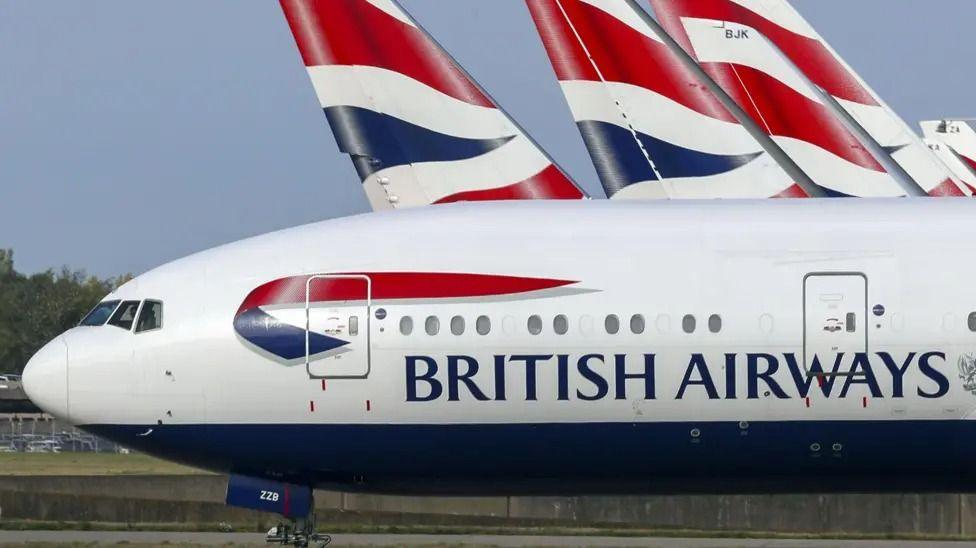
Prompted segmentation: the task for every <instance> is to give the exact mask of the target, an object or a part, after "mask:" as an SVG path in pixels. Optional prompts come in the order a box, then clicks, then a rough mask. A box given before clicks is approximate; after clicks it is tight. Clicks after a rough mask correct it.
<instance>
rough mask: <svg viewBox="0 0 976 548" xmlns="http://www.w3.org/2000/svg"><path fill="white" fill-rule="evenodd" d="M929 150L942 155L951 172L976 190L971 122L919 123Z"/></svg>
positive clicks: (974, 133)
mask: <svg viewBox="0 0 976 548" xmlns="http://www.w3.org/2000/svg"><path fill="white" fill-rule="evenodd" d="M921 126H922V134H923V135H924V136H925V138H926V139H928V140H929V148H933V147H935V148H934V149H935V150H938V151H940V152H941V153H942V158H943V160H944V161H946V162H947V165H949V166H950V168H952V167H953V166H955V167H954V168H953V172H954V173H956V175H957V176H958V177H959V178H960V179H962V180H963V181H965V182H966V184H967V185H969V186H970V187H973V188H976V128H974V127H973V121H972V120H950V119H947V120H932V121H926V122H922V123H921Z"/></svg>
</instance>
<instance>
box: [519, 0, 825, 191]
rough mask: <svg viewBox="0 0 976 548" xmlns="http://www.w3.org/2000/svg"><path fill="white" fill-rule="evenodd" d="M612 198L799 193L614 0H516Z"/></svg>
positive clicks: (661, 44)
mask: <svg viewBox="0 0 976 548" xmlns="http://www.w3.org/2000/svg"><path fill="white" fill-rule="evenodd" d="M526 3H527V4H528V7H529V10H530V12H531V13H532V18H533V20H534V21H535V24H536V27H537V28H538V30H539V34H540V36H541V38H542V42H543V44H544V45H545V48H546V51H547V53H548V54H549V59H550V61H551V62H552V66H553V68H554V70H555V72H556V76H557V78H558V79H559V83H560V85H561V87H562V90H563V93H564V94H565V96H566V99H567V101H568V103H569V106H570V109H571V110H572V113H573V116H574V118H575V120H576V123H577V125H578V126H579V129H580V133H581V134H582V135H583V139H584V141H585V142H586V145H587V148H588V149H589V152H590V156H591V157H592V159H593V162H594V164H595V166H596V168H597V172H598V173H599V175H600V179H601V181H602V183H603V186H604V188H605V189H606V191H607V194H608V195H610V196H612V197H613V198H768V197H783V196H791V197H801V196H806V193H805V192H804V191H803V190H802V189H801V188H800V187H798V186H797V185H796V184H794V181H793V179H792V178H791V177H789V176H788V175H787V173H786V172H785V171H784V170H783V169H782V168H781V167H780V166H779V165H778V164H777V163H776V161H775V160H774V159H773V158H772V157H771V156H770V155H769V154H768V153H766V152H765V151H764V149H763V147H762V145H760V144H759V143H758V142H757V141H756V140H755V139H754V138H753V137H752V136H751V135H750V134H749V132H748V131H747V130H746V129H745V128H744V127H743V126H742V125H741V124H740V123H739V122H738V121H737V120H736V119H735V117H733V116H732V114H730V112H729V111H728V110H727V109H726V108H725V107H724V106H723V105H722V103H721V102H720V101H719V100H718V99H717V98H716V97H715V96H714V95H713V94H712V93H711V92H710V91H709V90H708V89H707V87H706V86H705V85H703V83H702V82H701V81H700V80H699V79H698V78H697V77H696V76H695V75H694V74H692V73H691V71H689V70H688V69H687V68H685V67H684V66H683V65H682V63H681V62H680V60H679V59H678V58H677V57H676V54H675V52H673V51H671V50H670V49H669V48H668V47H667V45H666V44H665V42H664V41H663V40H662V37H661V36H660V35H658V33H657V32H656V31H655V29H653V28H651V27H650V26H649V25H648V24H647V23H646V22H645V21H644V20H642V18H641V17H640V16H639V14H638V13H636V12H635V11H634V9H633V8H632V7H631V6H630V5H628V4H627V3H626V2H622V1H620V0H526Z"/></svg>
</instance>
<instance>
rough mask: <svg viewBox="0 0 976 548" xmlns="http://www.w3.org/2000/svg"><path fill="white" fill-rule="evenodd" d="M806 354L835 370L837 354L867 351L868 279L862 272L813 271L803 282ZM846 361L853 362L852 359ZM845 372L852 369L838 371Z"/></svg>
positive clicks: (826, 368)
mask: <svg viewBox="0 0 976 548" xmlns="http://www.w3.org/2000/svg"><path fill="white" fill-rule="evenodd" d="M803 307H804V311H803V323H804V328H803V329H804V336H803V357H804V364H805V365H806V368H807V371H808V372H809V371H810V366H811V365H812V364H813V359H814V357H816V358H817V359H818V360H819V362H820V364H821V367H822V368H823V370H824V371H825V372H827V373H830V372H831V371H832V368H833V366H834V362H835V360H836V357H837V355H838V354H841V353H843V354H844V355H845V356H851V355H853V354H857V353H859V352H867V351H868V325H867V319H868V311H867V307H868V279H867V277H866V276H865V275H863V274H856V273H843V274H831V273H825V274H810V275H808V276H807V277H806V279H805V280H804V283H803ZM844 363H851V361H850V360H849V359H846V360H844ZM837 373H840V374H845V373H849V371H844V370H841V371H837Z"/></svg>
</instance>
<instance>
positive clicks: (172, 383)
mask: <svg viewBox="0 0 976 548" xmlns="http://www.w3.org/2000/svg"><path fill="white" fill-rule="evenodd" d="M974 218H976V203H973V202H972V201H968V200H938V199H919V200H915V199H901V200H856V201H853V200H852V201H844V200H797V201H742V202H734V203H732V202H722V203H719V202H694V203H691V202H689V203H684V202H668V203H664V202H630V203H624V202H609V201H586V202H583V201H580V202H524V203H484V204H462V205H452V206H436V207H430V208H424V209H420V210H413V211H397V212H390V213H374V214H368V215H362V216H357V217H351V218H345V219H338V220H333V221H326V222H322V223H318V224H313V225H309V226H304V227H299V228H295V229H291V230H285V231H282V232H277V233H274V234H269V235H265V236H261V237H257V238H253V239H249V240H245V241H242V242H239V243H235V244H231V245H228V246H224V247H221V248H217V249H214V250H211V251H207V252H203V253H200V254H197V255H193V256H191V257H188V258H186V259H183V260H180V261H176V262H174V263H171V264H169V265H166V266H163V267H161V268H159V269H156V270H154V271H151V272H149V273H147V274H145V275H143V276H140V277H138V278H137V279H135V280H133V281H132V282H130V283H128V284H126V285H124V286H123V287H121V288H120V289H118V290H117V291H116V292H115V293H113V294H112V295H110V296H109V297H107V298H106V300H121V301H125V300H130V299H131V300H138V301H142V300H144V299H154V300H158V301H161V302H162V303H163V319H162V327H161V328H160V329H155V330H151V331H146V332H142V333H135V332H132V331H126V330H124V329H121V328H119V327H115V326H112V325H104V326H97V327H77V328H74V329H72V330H70V331H68V332H67V333H65V334H64V335H63V336H61V337H59V338H58V339H56V340H55V341H52V342H51V343H50V344H49V345H48V346H47V347H45V348H44V349H42V350H41V351H40V352H39V353H38V355H37V356H35V358H34V359H33V360H32V361H31V363H30V364H29V365H28V368H27V371H26V375H25V383H26V385H27V390H28V393H29V395H30V396H31V398H32V399H34V400H35V401H36V402H37V403H38V404H39V405H40V406H41V407H42V408H44V409H45V410H47V411H49V412H52V413H54V414H55V415H57V416H59V417H61V418H64V419H66V420H68V421H70V422H71V423H73V424H76V425H79V426H81V427H82V428H86V429H88V430H90V431H92V432H94V433H97V434H99V435H103V436H106V437H108V438H111V439H113V440H116V441H118V442H119V443H122V444H124V445H127V446H130V447H133V448H136V449H140V450H143V451H146V452H149V453H151V454H156V455H159V456H162V457H166V458H170V459H174V460H178V461H182V462H186V463H190V464H194V465H198V466H202V467H206V468H211V469H214V470H220V471H228V472H234V473H240V474H248V475H253V476H259V477H266V478H278V479H282V480H288V481H294V482H298V483H303V484H311V485H317V486H329V487H339V488H344V489H358V490H363V491H381V492H402V493H455V494H487V493H513V494H514V493H553V494H555V493H583V492H592V493H651V492H689V493H690V492H776V491H865V490H867V491H892V490H901V491H904V490H913V491H940V490H971V489H973V488H974V487H976V474H974V473H973V472H972V466H971V463H972V462H973V459H974V458H976V422H974V421H973V420H972V415H973V411H974V410H976V332H974V330H976V314H974V312H976V292H974V290H973V284H972V277H973V271H974V268H976V260H974V258H973V256H971V255H969V251H970V250H971V249H972V245H973V244H972V242H973V241H976V223H974V222H973V219H974ZM406 318H408V319H406ZM306 322H307V327H308V331H306ZM306 345H307V346H306ZM306 349H307V350H306Z"/></svg>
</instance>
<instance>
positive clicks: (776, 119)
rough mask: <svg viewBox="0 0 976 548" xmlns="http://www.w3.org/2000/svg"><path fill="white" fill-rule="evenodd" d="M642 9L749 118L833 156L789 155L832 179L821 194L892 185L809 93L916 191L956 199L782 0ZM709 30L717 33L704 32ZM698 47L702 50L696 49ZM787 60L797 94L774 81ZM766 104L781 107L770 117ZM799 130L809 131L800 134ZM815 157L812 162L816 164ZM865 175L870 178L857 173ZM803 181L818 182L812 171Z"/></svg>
mask: <svg viewBox="0 0 976 548" xmlns="http://www.w3.org/2000/svg"><path fill="white" fill-rule="evenodd" d="M651 3H652V4H653V6H654V9H655V11H656V12H657V13H658V15H659V16H660V17H661V18H662V22H663V23H664V24H665V26H666V27H667V28H668V32H670V33H673V35H674V36H675V38H676V39H678V40H679V41H683V45H685V46H686V47H688V48H690V49H689V51H695V52H696V53H698V54H699V57H700V59H701V61H702V62H704V63H709V65H711V66H710V67H709V70H710V72H712V73H713V74H715V77H716V78H717V79H719V80H720V81H721V82H722V85H723V87H726V89H729V90H730V93H731V92H733V91H735V92H734V93H733V95H736V96H737V97H736V98H737V100H741V101H744V102H746V103H755V104H754V105H752V110H753V112H754V113H755V114H756V115H757V116H761V117H762V118H763V119H764V120H765V122H766V123H767V124H768V125H769V127H770V130H771V131H775V132H777V134H779V135H780V136H781V137H785V138H792V139H799V140H801V141H804V142H806V143H809V144H813V145H815V146H817V147H819V148H821V149H822V151H826V152H829V153H830V154H831V155H832V156H834V158H830V157H828V156H825V155H824V154H823V153H822V152H819V153H818V152H815V151H813V150H812V149H809V147H808V146H806V147H803V148H805V149H809V150H807V152H805V155H807V156H809V158H807V159H806V161H803V159H802V158H800V157H797V161H798V162H801V161H802V162H803V163H802V164H801V165H803V167H807V165H810V166H811V167H815V166H818V165H819V166H821V169H820V171H821V172H822V173H823V172H825V173H823V174H824V175H828V174H829V173H836V174H838V175H840V177H837V178H835V179H834V181H833V182H834V185H833V186H831V188H835V189H838V190H841V191H842V192H846V193H853V194H855V195H858V196H884V195H889V194H890V189H891V188H892V186H891V184H886V183H884V182H883V179H884V178H883V177H881V176H880V175H878V173H880V171H879V168H880V167H881V166H880V165H879V164H878V162H877V161H876V160H875V159H874V158H872V157H871V155H870V154H869V153H868V151H867V150H865V149H864V147H863V146H861V145H860V144H859V143H858V142H857V141H856V139H855V138H853V136H852V135H850V134H849V132H848V131H847V130H846V129H845V128H843V127H841V126H840V125H839V122H834V123H833V124H831V123H828V120H827V117H828V115H827V114H826V113H825V112H823V111H824V107H823V105H822V104H819V103H822V101H819V100H810V99H812V98H810V97H805V96H807V95H808V90H813V89H815V87H816V88H820V89H822V90H823V92H824V93H826V94H827V95H829V96H830V97H832V98H833V100H835V101H836V102H837V103H838V104H839V105H840V108H842V109H843V110H844V111H846V112H847V114H849V115H850V117H851V118H852V119H853V120H854V121H855V122H856V123H857V124H859V125H860V126H861V127H863V128H864V130H865V132H866V133H867V134H868V135H870V136H871V138H873V139H874V140H875V141H876V142H877V143H878V145H880V147H881V148H882V149H884V150H885V151H886V152H887V153H888V154H890V155H891V158H892V160H894V162H895V163H897V164H898V166H899V167H900V168H901V169H902V170H904V172H905V173H906V174H907V175H908V176H909V177H911V179H913V182H914V183H917V185H918V186H919V187H921V188H922V190H924V191H925V192H926V193H928V194H929V195H932V196H962V195H964V193H963V191H962V190H961V188H960V185H961V183H960V182H959V181H957V180H955V178H954V177H953V176H952V174H951V173H949V171H948V170H947V169H946V168H945V166H943V165H942V164H941V163H940V162H939V161H938V159H937V158H936V157H935V156H934V155H933V154H932V153H931V151H929V150H928V148H927V147H926V146H925V144H924V143H922V142H921V141H920V140H919V139H918V137H917V136H916V135H915V134H914V133H912V131H911V129H909V127H908V125H907V124H906V123H905V122H904V121H903V120H902V119H901V118H900V117H899V116H898V115H897V114H896V113H895V112H894V111H893V110H892V109H891V108H890V107H888V105H886V104H885V103H884V101H882V100H881V98H880V97H879V96H878V95H877V94H876V93H875V92H874V91H872V90H871V88H870V87H868V85H867V83H866V82H865V81H864V80H863V79H861V77H860V76H859V75H858V74H857V73H856V72H854V70H853V69H852V68H851V67H850V66H849V65H847V63H845V62H844V60H843V59H841V58H840V56H839V55H838V54H837V53H836V52H835V51H834V50H833V49H832V48H831V47H830V46H829V45H828V44H827V43H826V41H824V39H823V38H822V37H821V36H820V35H819V34H817V32H816V31H815V30H814V29H813V28H812V27H811V26H810V24H809V23H807V21H806V20H804V19H803V17H802V16H801V15H800V14H799V13H798V12H797V11H796V10H795V9H794V8H793V7H792V6H791V5H790V4H789V2H788V1H787V0H651ZM715 27H718V29H715V30H712V31H711V32H710V31H709V30H708V29H709V28H713V29H714V28H715ZM708 35H712V37H711V38H708ZM757 36H759V37H761V38H760V39H759V41H761V42H766V43H767V45H766V46H764V48H763V49H766V51H765V52H760V51H759V50H757V49H753V50H752V51H751V52H746V51H745V50H746V49H748V48H745V47H742V45H743V44H744V43H748V42H756V41H757ZM699 48H703V49H704V51H701V52H700V51H698V49H699ZM723 49H725V50H727V51H723ZM787 60H788V61H789V65H790V71H793V70H796V69H798V70H799V72H800V73H802V74H803V75H804V76H805V78H804V79H809V82H808V83H807V84H805V85H803V86H802V88H799V89H798V88H797V87H796V82H791V80H793V78H787V79H786V80H785V81H784V80H782V79H781V78H782V77H783V76H784V74H783V73H782V72H781V71H782V66H783V65H784V64H786V63H785V62H786V61H787ZM777 65H779V66H780V68H779V69H778V70H777V67H776V66H777ZM810 84H812V86H811V85H810ZM816 91H817V92H818V93H819V92H820V91H819V90H816ZM776 103H779V104H781V105H784V106H785V108H782V109H779V112H777V109H775V108H774V106H775V104H776ZM787 111H788V112H787ZM787 113H788V114H790V115H791V116H792V117H793V118H796V119H797V121H796V122H795V123H791V122H790V120H789V118H788V117H786V116H784V115H785V114H787ZM830 118H833V117H832V116H830ZM803 125H806V126H808V128H809V129H808V130H806V131H802V132H801V131H800V130H801V129H802V127H803ZM798 132H799V133H798ZM815 156H821V158H820V161H819V162H818V161H817V160H815V159H814V157H815ZM838 158H840V159H843V160H845V161H847V162H848V163H851V164H853V165H854V166H857V167H858V168H860V170H855V169H850V168H848V169H845V170H844V171H835V169H836V168H839V167H840V164H839V163H838V162H837V159H838ZM823 168H827V169H823ZM858 171H860V172H861V174H862V177H863V178H862V179H861V181H863V183H862V185H861V187H862V188H863V189H862V190H858V189H855V188H853V186H852V184H851V183H850V182H849V181H850V179H849V177H851V176H854V174H856V173H858ZM870 172H875V173H874V174H871V175H872V176H871V177H867V175H869V174H870ZM811 176H814V179H815V180H818V181H819V180H821V179H819V178H817V177H816V176H815V174H814V173H811ZM828 176H829V175H828Z"/></svg>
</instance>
